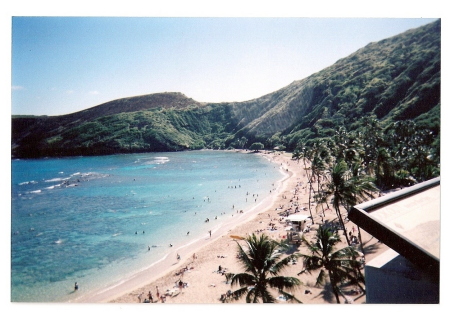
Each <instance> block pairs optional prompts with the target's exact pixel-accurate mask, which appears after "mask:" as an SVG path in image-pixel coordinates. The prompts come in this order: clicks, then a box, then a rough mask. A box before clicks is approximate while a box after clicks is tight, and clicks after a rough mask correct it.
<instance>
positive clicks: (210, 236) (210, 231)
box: [209, 230, 211, 238]
mask: <svg viewBox="0 0 450 314" xmlns="http://www.w3.org/2000/svg"><path fill="white" fill-rule="evenodd" d="M209 237H210V238H211V230H209Z"/></svg>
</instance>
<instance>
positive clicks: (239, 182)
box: [11, 151, 283, 302]
mask: <svg viewBox="0 0 450 314" xmlns="http://www.w3.org/2000/svg"><path fill="white" fill-rule="evenodd" d="M282 177H283V174H282V172H281V171H280V169H279V167H278V166H277V165H276V164H274V163H271V162H269V161H268V160H267V159H266V158H264V157H263V156H261V155H259V154H258V155H257V154H243V153H236V152H231V151H229V152H224V151H193V152H176V153H146V154H126V155H112V156H98V157H71V158H45V159H30V160H13V161H12V195H11V197H12V203H11V301H12V302H71V301H76V300H77V299H78V298H80V297H81V296H82V295H83V294H86V293H91V292H92V291H98V290H101V289H107V288H108V287H109V286H111V285H114V284H116V283H118V282H121V281H123V280H125V279H126V278H129V277H130V276H131V275H133V274H134V273H136V272H137V271H139V270H143V269H145V268H146V267H149V265H151V264H153V263H155V262H157V261H160V260H161V259H163V258H164V256H166V255H167V254H168V253H169V252H170V251H171V250H176V248H179V247H182V246H184V245H186V244H187V243H189V242H192V241H193V240H194V239H198V238H201V237H205V236H207V235H208V231H209V230H213V232H214V230H216V229H217V228H219V227H220V226H221V225H222V224H224V223H225V222H227V221H230V219H233V218H232V217H233V216H234V218H235V219H236V216H235V215H236V212H238V211H240V210H243V211H247V210H251V208H252V207H254V206H255V205H256V204H258V203H259V202H261V201H262V200H263V199H264V198H265V197H268V196H269V194H270V193H271V190H272V189H273V188H274V184H275V182H277V181H279V180H280V179H281V178H282ZM207 219H209V222H205V221H206V220H207ZM75 282H78V284H79V285H80V290H79V291H77V292H76V293H75V292H74V284H75Z"/></svg>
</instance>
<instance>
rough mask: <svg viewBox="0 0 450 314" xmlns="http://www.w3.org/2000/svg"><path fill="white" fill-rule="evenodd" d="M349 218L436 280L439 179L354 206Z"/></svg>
mask: <svg viewBox="0 0 450 314" xmlns="http://www.w3.org/2000/svg"><path fill="white" fill-rule="evenodd" d="M348 218H349V219H350V220H351V221H353V222H354V223H356V224H357V225H358V226H359V227H361V228H363V229H364V230H366V231H367V232H368V233H370V234H371V235H373V236H374V237H375V238H377V239H378V240H380V241H382V242H383V243H385V244H386V245H387V246H389V247H390V248H392V249H393V250H395V251H396V252H398V253H399V254H401V255H403V256H404V257H405V258H407V259H408V260H410V261H411V262H412V263H414V264H416V265H417V266H419V267H420V268H421V269H423V270H424V271H426V272H427V273H429V274H430V275H431V277H432V279H433V280H439V267H440V263H439V257H440V235H441V232H440V177H438V178H435V179H432V180H428V181H426V182H422V183H419V184H416V185H414V186H412V187H409V188H404V189H402V190H399V191H396V192H393V193H389V194H387V195H385V196H382V197H379V198H376V199H374V200H371V201H368V202H365V203H362V204H359V205H356V206H354V207H353V208H352V209H351V210H350V212H349V215H348Z"/></svg>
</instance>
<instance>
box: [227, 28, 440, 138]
mask: <svg viewBox="0 0 450 314" xmlns="http://www.w3.org/2000/svg"><path fill="white" fill-rule="evenodd" d="M440 34H441V31H440V21H436V22H434V23H431V24H428V25H426V26H424V27H421V28H417V29H413V30H409V31H407V32H405V33H403V34H400V35H397V36H394V37H392V38H388V39H385V40H382V41H380V42H378V43H371V44H369V45H367V46H366V47H364V48H362V49H360V50H358V51H356V52H355V53H353V54H351V55H350V56H348V57H346V58H343V59H341V60H339V61H337V62H336V63H335V64H333V65H332V66H330V67H328V68H326V69H324V70H322V71H320V72H318V73H315V74H313V75H311V76H309V77H308V78H305V79H303V80H300V81H295V82H293V83H292V84H290V85H289V86H287V87H285V88H283V89H281V90H279V91H276V92H274V93H272V94H269V95H266V96H264V97H261V98H258V99H255V100H252V101H249V102H244V103H236V104H234V112H235V114H236V116H237V117H238V119H240V120H241V121H242V124H241V125H242V127H243V128H245V130H246V133H250V134H254V135H256V136H262V137H264V136H270V135H271V134H274V133H276V132H282V133H284V134H288V133H290V132H291V131H292V130H301V129H307V128H311V127H313V126H314V124H315V123H316V122H317V121H319V120H320V119H322V118H323V119H328V120H329V122H331V123H332V125H334V126H336V125H345V124H346V125H350V124H351V123H352V122H355V121H356V120H358V119H359V118H360V117H361V116H364V115H369V114H374V115H375V116H376V117H377V118H378V119H380V120H384V121H386V122H389V121H396V120H404V119H415V118H417V117H418V116H419V115H421V114H423V113H426V112H428V111H429V110H431V109H432V108H434V107H435V106H438V105H440V59H441V54H440ZM253 108H254V109H253ZM258 109H262V111H261V113H260V115H258V114H257V111H258ZM265 109H266V110H265ZM249 111H253V114H250V113H249ZM241 116H242V118H240V117H241ZM249 116H250V117H252V119H251V121H246V120H245V118H246V117H249Z"/></svg>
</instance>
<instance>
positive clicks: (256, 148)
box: [250, 142, 264, 152]
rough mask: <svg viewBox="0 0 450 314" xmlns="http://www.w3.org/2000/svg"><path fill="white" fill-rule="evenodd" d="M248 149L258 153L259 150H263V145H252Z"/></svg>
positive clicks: (257, 143) (258, 143)
mask: <svg viewBox="0 0 450 314" xmlns="http://www.w3.org/2000/svg"><path fill="white" fill-rule="evenodd" d="M250 149H251V150H254V151H255V152H258V151H259V150H260V149H264V144H263V143H260V142H256V143H253V144H252V145H250Z"/></svg>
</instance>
